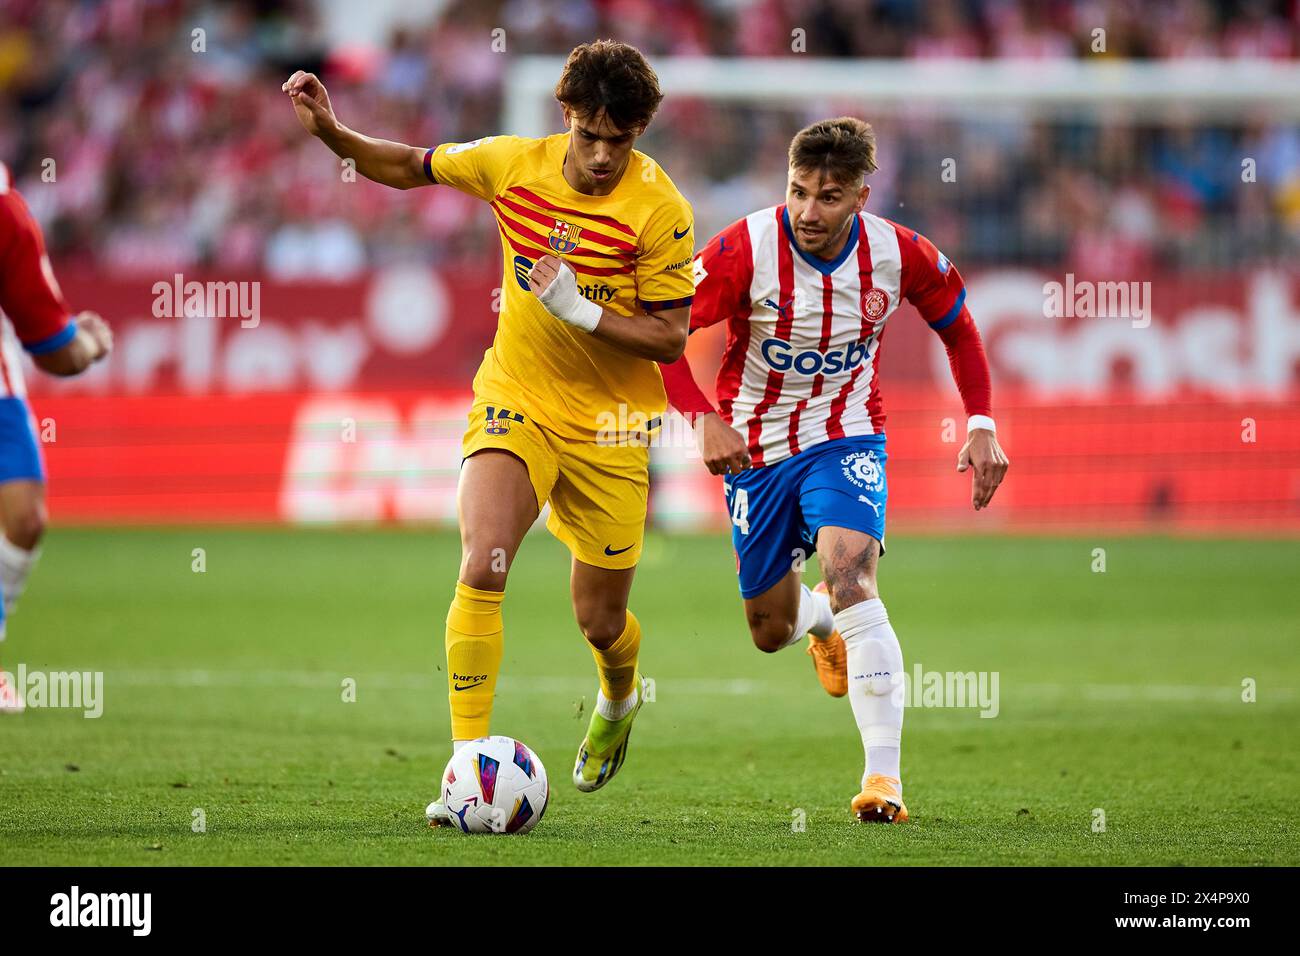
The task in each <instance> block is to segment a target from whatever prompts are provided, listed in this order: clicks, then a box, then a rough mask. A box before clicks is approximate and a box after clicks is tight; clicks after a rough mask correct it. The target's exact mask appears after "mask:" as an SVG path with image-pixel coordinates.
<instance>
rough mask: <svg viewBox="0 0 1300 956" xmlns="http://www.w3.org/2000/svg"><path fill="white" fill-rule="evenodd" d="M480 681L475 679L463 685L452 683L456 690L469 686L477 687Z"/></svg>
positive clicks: (468, 687)
mask: <svg viewBox="0 0 1300 956" xmlns="http://www.w3.org/2000/svg"><path fill="white" fill-rule="evenodd" d="M481 683H483V682H482V681H481V680H480V681H475V682H474V683H472V684H465V685H463V686H462V685H460V684H454V685H453V686H454V687H455V688H456V690H469V689H470V688H471V687H477V686H478V685H479V684H481Z"/></svg>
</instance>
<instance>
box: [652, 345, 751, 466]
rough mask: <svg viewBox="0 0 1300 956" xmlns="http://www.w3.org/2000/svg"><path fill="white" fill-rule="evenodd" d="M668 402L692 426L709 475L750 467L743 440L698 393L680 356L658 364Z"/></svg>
mask: <svg viewBox="0 0 1300 956" xmlns="http://www.w3.org/2000/svg"><path fill="white" fill-rule="evenodd" d="M659 371H660V373H661V374H662V375H663V378H664V392H665V393H666V394H667V395H668V403H669V404H670V405H672V407H673V408H675V409H677V411H678V412H680V413H681V414H682V415H684V416H685V417H686V419H687V421H689V422H691V423H692V424H693V425H694V426H695V439H696V442H697V443H698V445H699V448H700V457H701V458H702V459H704V466H705V467H706V468H708V469H709V474H711V475H734V474H739V473H740V472H742V471H744V470H745V469H746V468H748V467H749V466H750V464H751V462H750V457H749V444H748V442H746V441H745V437H744V436H743V435H741V434H740V432H738V431H736V430H735V429H734V428H732V427H731V426H730V425H728V424H727V423H726V422H724V421H723V420H722V416H721V415H719V414H718V413H717V411H716V410H715V409H714V408H713V403H712V402H710V401H709V400H708V398H707V397H705V395H704V393H703V392H702V391H700V386H699V385H698V384H696V382H695V376H694V375H693V374H691V366H690V365H689V364H688V363H687V361H686V356H685V355H683V356H682V357H681V358H679V359H678V360H677V361H676V362H661V363H660V364H659Z"/></svg>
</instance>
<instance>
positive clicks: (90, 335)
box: [77, 312, 113, 362]
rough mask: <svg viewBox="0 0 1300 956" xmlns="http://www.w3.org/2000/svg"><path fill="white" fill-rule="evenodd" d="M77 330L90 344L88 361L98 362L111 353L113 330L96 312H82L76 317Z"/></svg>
mask: <svg viewBox="0 0 1300 956" xmlns="http://www.w3.org/2000/svg"><path fill="white" fill-rule="evenodd" d="M77 330H78V331H79V332H81V333H83V334H84V335H85V336H86V338H87V340H88V341H89V342H90V343H91V348H92V351H91V353H90V360H91V361H92V362H98V361H99V360H100V359H102V358H106V357H107V356H108V353H109V352H111V351H113V330H112V329H111V328H109V326H108V323H107V322H105V321H104V320H103V319H102V318H100V317H99V314H98V313H97V312H82V313H81V314H80V315H78V316H77Z"/></svg>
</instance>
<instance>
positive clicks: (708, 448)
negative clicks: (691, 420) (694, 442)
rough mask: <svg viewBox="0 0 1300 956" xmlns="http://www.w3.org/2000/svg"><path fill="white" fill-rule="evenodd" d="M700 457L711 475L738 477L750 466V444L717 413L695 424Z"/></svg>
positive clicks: (708, 415)
mask: <svg viewBox="0 0 1300 956" xmlns="http://www.w3.org/2000/svg"><path fill="white" fill-rule="evenodd" d="M695 435H696V437H697V438H698V439H699V445H700V455H701V457H702V458H703V459H704V464H705V465H706V466H707V467H708V469H709V474H711V475H738V474H740V473H741V472H742V471H744V470H745V469H746V468H748V467H749V466H750V458H749V444H748V443H747V442H746V441H745V438H744V436H743V435H741V434H740V432H738V431H736V430H735V429H734V428H732V427H731V426H730V425H728V424H727V423H726V422H724V421H723V420H722V417H721V416H720V415H718V414H717V413H716V412H714V413H711V414H707V415H701V416H700V417H699V418H698V419H696V422H695Z"/></svg>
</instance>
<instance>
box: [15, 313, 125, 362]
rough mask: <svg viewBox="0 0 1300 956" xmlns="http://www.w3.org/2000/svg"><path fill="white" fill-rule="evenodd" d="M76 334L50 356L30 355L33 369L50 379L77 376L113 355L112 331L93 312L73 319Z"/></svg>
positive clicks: (44, 354)
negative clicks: (51, 376)
mask: <svg viewBox="0 0 1300 956" xmlns="http://www.w3.org/2000/svg"><path fill="white" fill-rule="evenodd" d="M76 325H77V332H76V334H75V335H74V336H73V337H72V338H71V339H70V340H68V342H67V343H66V344H65V345H62V346H60V347H59V348H57V349H55V350H54V351H52V352H42V353H39V354H34V355H32V361H33V362H35V363H36V367H37V368H39V369H40V370H41V371H43V372H48V373H50V374H51V375H64V376H67V375H80V374H81V373H82V372H84V371H85V370H86V369H88V368H90V366H92V365H94V364H95V363H96V362H98V361H100V360H101V359H104V358H107V356H108V354H109V353H110V352H112V351H113V330H112V329H111V328H109V326H108V323H107V322H105V321H104V320H103V319H101V318H100V317H99V316H98V315H97V314H96V313H94V312H82V313H81V314H80V315H78V316H77V318H76Z"/></svg>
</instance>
